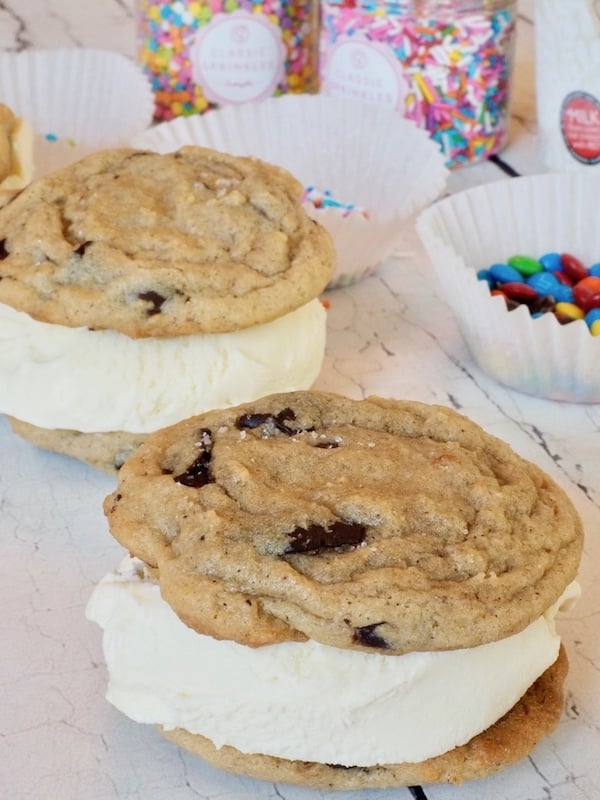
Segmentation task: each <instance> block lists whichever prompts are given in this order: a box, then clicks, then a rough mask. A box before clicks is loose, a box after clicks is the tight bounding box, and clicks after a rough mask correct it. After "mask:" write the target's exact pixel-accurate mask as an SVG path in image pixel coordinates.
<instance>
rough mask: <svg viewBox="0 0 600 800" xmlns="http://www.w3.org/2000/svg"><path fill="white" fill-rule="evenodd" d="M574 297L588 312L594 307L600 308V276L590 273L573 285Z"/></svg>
mask: <svg viewBox="0 0 600 800" xmlns="http://www.w3.org/2000/svg"><path fill="white" fill-rule="evenodd" d="M573 298H574V300H575V302H576V303H577V305H578V306H579V307H580V308H582V309H583V310H584V311H585V313H586V314H587V312H588V311H591V310H592V308H600V278H597V277H596V276H594V275H588V276H587V277H586V278H582V279H581V280H580V281H579V283H577V284H576V285H575V286H574V287H573Z"/></svg>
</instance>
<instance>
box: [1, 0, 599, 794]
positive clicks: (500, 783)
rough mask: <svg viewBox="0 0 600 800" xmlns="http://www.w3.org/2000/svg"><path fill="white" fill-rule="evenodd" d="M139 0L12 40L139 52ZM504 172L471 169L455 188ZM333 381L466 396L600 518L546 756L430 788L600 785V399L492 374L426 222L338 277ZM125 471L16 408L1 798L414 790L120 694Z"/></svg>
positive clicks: (377, 389)
mask: <svg viewBox="0 0 600 800" xmlns="http://www.w3.org/2000/svg"><path fill="white" fill-rule="evenodd" d="M520 12H521V18H520V31H519V52H518V57H517V65H518V66H517V74H516V82H517V86H516V97H515V107H514V109H513V110H514V119H513V131H512V139H511V143H510V145H509V147H508V149H507V150H506V151H505V153H504V154H503V159H504V160H505V161H506V162H507V163H508V164H510V165H511V166H513V167H514V168H515V169H517V170H519V171H520V172H532V171H535V136H534V134H535V114H534V101H533V98H534V94H533V54H532V42H533V28H532V21H533V0H522V2H521V3H520ZM132 15H133V0H94V2H93V3H89V2H88V3H83V2H78V1H77V0H0V48H2V49H5V50H10V51H18V50H22V49H29V48H42V47H65V46H86V47H102V48H111V49H115V50H118V51H119V52H122V53H124V54H126V55H133V53H134V50H135V42H134V34H133V16H132ZM501 177H503V173H502V172H501V171H500V170H499V169H498V168H497V167H496V166H494V165H493V164H487V165H485V166H482V167H477V168H472V169H470V170H466V171H462V172H457V173H454V174H453V175H452V178H451V187H450V188H451V190H453V191H455V190H458V189H460V188H464V187H467V186H470V185H473V184H476V183H481V182H483V181H491V180H496V179H499V178H501ZM329 300H330V302H331V308H330V310H329V312H328V314H329V317H328V319H329V323H328V324H329V332H328V348H327V356H326V362H325V364H324V367H323V371H322V373H321V376H320V378H319V381H318V386H319V387H320V388H324V389H330V390H334V391H338V392H342V393H346V394H348V395H350V396H353V397H361V396H364V395H367V394H383V395H396V396H403V397H408V398H413V399H418V400H423V401H432V402H437V403H442V404H444V405H449V406H452V407H454V408H456V409H457V410H459V411H461V412H462V413H465V414H467V415H468V416H470V417H472V418H473V419H474V420H476V421H477V422H478V423H479V424H481V425H482V426H483V427H484V428H485V429H486V430H488V431H489V432H490V433H493V434H495V435H497V436H500V437H502V438H503V439H505V440H506V441H508V442H509V443H510V444H511V445H512V446H513V447H514V448H515V449H516V450H517V451H518V452H519V453H520V454H521V455H523V456H524V457H526V458H529V459H530V460H532V461H534V462H536V463H537V464H539V466H541V467H542V468H543V469H545V470H546V471H547V472H549V473H550V475H551V476H552V477H553V478H554V479H555V480H557V481H558V483H559V484H560V485H561V486H563V488H564V489H565V490H566V491H567V492H568V494H569V495H570V497H571V498H572V500H573V501H574V503H575V505H576V506H577V508H578V510H579V511H580V513H581V515H582V517H583V520H584V524H585V528H586V546H585V555H584V558H583V562H582V567H581V574H580V581H581V584H582V587H583V592H584V593H583V597H582V599H581V601H580V602H579V604H578V605H577V606H576V607H575V608H574V609H573V610H572V611H571V612H569V614H568V615H565V616H563V617H562V619H561V622H560V630H561V633H562V635H563V638H564V641H565V643H566V646H567V650H568V653H569V657H570V662H571V670H570V673H569V676H568V679H567V695H566V701H565V710H564V715H563V719H562V721H561V723H560V725H559V726H558V729H557V730H556V732H555V733H554V734H553V735H551V736H550V737H548V738H547V739H546V740H545V741H544V742H543V743H542V744H540V745H539V746H538V747H537V748H536V749H535V751H534V752H533V753H532V754H531V756H530V758H529V759H526V760H525V761H523V762H521V763H520V764H518V765H516V766H515V767H512V768H510V769H508V770H506V771H505V772H503V773H500V774H498V775H496V776H494V777H492V778H489V779H487V780H486V781H485V782H475V783H472V784H468V785H464V786H462V787H433V786H425V787H423V794H422V796H423V797H426V798H429V800H481V798H485V799H486V800H600V757H599V756H600V633H599V624H600V467H599V466H598V465H599V462H600V457H599V456H600V435H599V432H600V405H594V406H592V405H590V406H578V405H571V404H557V403H553V402H550V401H544V400H540V399H536V398H532V397H527V396H525V395H521V394H519V393H517V392H514V391H511V390H509V389H505V388H503V387H502V386H500V385H499V384H497V383H495V382H494V381H493V380H492V379H490V378H488V377H487V376H485V375H484V374H483V373H481V372H480V371H479V370H478V368H477V367H476V365H475V364H474V362H473V360H472V359H471V357H470V355H469V353H468V351H467V349H466V347H465V345H464V343H463V341H462V339H461V336H460V333H459V331H458V328H457V326H456V324H455V322H454V319H453V317H452V315H451V312H450V311H449V310H448V308H447V307H446V305H445V304H444V298H443V296H442V295H441V292H440V289H439V288H438V286H437V284H436V281H435V279H434V276H433V273H432V270H431V268H430V267H429V265H428V262H427V259H426V258H425V256H424V254H423V253H422V251H421V249H420V247H419V245H418V243H417V241H416V239H415V240H407V242H406V246H405V247H404V248H403V250H402V253H401V254H400V255H399V257H398V258H395V259H392V260H390V261H389V262H388V263H386V264H385V265H384V266H383V267H382V268H381V269H380V270H379V271H378V273H377V274H376V275H375V276H373V277H371V278H369V279H368V280H366V281H364V282H363V283H361V284H359V285H357V286H354V287H351V288H349V289H343V290H337V291H335V292H332V293H330V294H329ZM112 485H113V482H112V480H111V479H110V478H108V477H106V476H104V475H101V474H99V473H97V472H94V471H93V470H91V469H89V468H86V467H85V466H82V465H81V464H78V463H76V462H74V461H70V460H68V459H65V458H62V457H60V456H57V455H53V454H50V453H44V452H42V451H39V450H36V449H34V448H33V447H31V446H30V445H28V444H26V443H25V442H22V441H20V440H19V439H17V438H16V437H14V436H13V435H12V434H11V433H10V431H9V428H8V424H7V423H6V421H5V420H4V419H2V418H0V537H1V538H0V541H1V546H2V559H1V560H0V595H1V602H2V608H3V613H2V615H1V617H0V798H11V800H12V799H13V798H14V799H15V800H46V799H47V800H58V798H60V800H192V799H193V798H201V800H213V799H214V800H216V798H219V800H250V799H251V798H252V799H256V800H275V799H276V798H283V799H284V800H327V799H332V798H334V797H335V798H337V800H350V798H353V800H373V798H376V799H377V800H410V797H411V796H412V797H414V796H416V795H415V794H411V792H410V791H409V790H408V789H398V790H389V791H379V792H354V793H345V792H342V793H335V794H334V793H327V792H313V791H309V790H305V789H301V788H294V787H290V786H282V785H273V784H269V783H259V782H256V781H252V780H250V779H246V778H239V777H235V776H230V775H226V774H224V773H221V772H219V771H217V770H214V769H212V768H210V767H208V766H206V765H204V764H203V763H202V762H200V761H199V760H198V759H195V758H193V757H191V756H188V755H187V754H185V753H184V752H183V751H181V750H178V749H177V748H176V747H174V746H173V745H171V744H169V743H167V742H166V741H164V740H163V739H162V738H161V737H160V736H159V735H158V733H157V732H156V731H155V730H154V729H153V728H151V727H147V726H142V725H136V724H135V723H133V722H130V721H129V720H128V719H126V718H125V717H123V716H122V715H121V714H119V713H118V712H117V711H116V710H114V709H113V708H112V707H111V706H110V705H109V704H108V703H107V702H106V701H105V700H104V691H105V687H106V675H105V669H104V663H103V657H102V651H101V642H100V634H99V631H98V629H97V628H96V627H95V626H93V625H91V624H90V623H88V622H87V621H86V620H85V618H84V613H83V611H84V606H85V604H86V602H87V599H88V597H89V594H90V592H91V590H92V587H93V586H94V584H95V583H96V582H97V581H98V580H99V579H100V578H101V577H102V576H103V575H104V573H105V572H106V571H107V570H109V569H112V568H113V567H114V566H115V565H116V564H117V563H118V562H119V560H120V558H121V556H122V550H121V548H120V546H119V545H117V544H116V543H115V542H113V541H112V540H111V539H110V537H109V535H108V533H107V529H106V525H105V522H104V518H103V515H102V511H101V503H102V499H103V497H104V496H105V494H107V493H108V492H109V491H110V490H111V489H112Z"/></svg>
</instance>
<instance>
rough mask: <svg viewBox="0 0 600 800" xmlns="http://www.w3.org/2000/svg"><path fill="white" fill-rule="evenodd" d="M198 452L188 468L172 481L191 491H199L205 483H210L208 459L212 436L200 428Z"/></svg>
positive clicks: (206, 430) (208, 431)
mask: <svg viewBox="0 0 600 800" xmlns="http://www.w3.org/2000/svg"><path fill="white" fill-rule="evenodd" d="M198 447H199V448H200V452H199V454H198V456H197V457H196V458H195V459H194V461H193V462H192V463H191V464H190V466H189V467H188V468H187V469H186V470H185V471H184V472H182V473H181V474H180V475H176V476H175V477H174V478H173V480H174V481H176V482H177V483H181V484H183V486H189V487H191V488H192V489H200V488H202V486H206V484H207V483H212V480H213V478H212V475H211V473H210V457H211V453H212V435H211V432H210V430H209V429H208V428H201V430H200V435H199V437H198Z"/></svg>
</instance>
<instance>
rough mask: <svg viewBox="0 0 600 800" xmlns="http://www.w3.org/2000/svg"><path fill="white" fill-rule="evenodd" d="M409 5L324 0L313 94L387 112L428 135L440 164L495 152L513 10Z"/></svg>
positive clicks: (400, 0) (502, 134) (501, 138)
mask: <svg viewBox="0 0 600 800" xmlns="http://www.w3.org/2000/svg"><path fill="white" fill-rule="evenodd" d="M416 5H417V4H415V3H413V2H405V1H404V0H396V2H387V3H386V2H372V0H325V2H323V3H322V12H321V36H320V75H321V91H323V92H325V93H328V94H334V95H342V96H346V97H349V98H353V99H357V100H363V101H365V102H371V103H378V104H383V105H387V106H390V107H392V108H396V109H397V110H399V111H401V112H402V113H404V115H405V116H407V117H408V118H409V119H412V120H414V121H415V122H416V123H417V124H419V125H420V126H421V127H423V128H426V129H427V130H429V132H430V133H431V135H432V137H433V139H434V140H435V141H436V142H437V143H438V144H439V146H440V148H441V150H442V152H443V153H444V154H445V156H446V157H447V165H448V166H449V167H456V166H460V165H461V164H467V163H472V162H476V161H480V160H482V159H484V158H487V157H489V156H490V155H493V154H494V153H497V152H498V151H499V150H501V148H502V147H503V146H504V144H505V141H506V137H507V133H508V130H507V126H508V103H509V80H510V73H511V64H512V48H513V39H514V31H515V14H514V13H513V11H512V5H513V4H512V3H511V2H506V3H502V4H499V3H493V2H492V3H485V4H484V3H482V4H481V7H480V9H479V10H473V7H474V4H473V3H469V4H465V3H464V2H456V3H443V4H440V3H430V4H428V5H427V6H426V7H425V8H423V6H422V5H421V4H419V7H418V8H413V7H414V6H416ZM467 5H468V8H467ZM438 6H440V8H439V9H438V8H437V7H438ZM442 6H443V7H442ZM475 7H477V4H475Z"/></svg>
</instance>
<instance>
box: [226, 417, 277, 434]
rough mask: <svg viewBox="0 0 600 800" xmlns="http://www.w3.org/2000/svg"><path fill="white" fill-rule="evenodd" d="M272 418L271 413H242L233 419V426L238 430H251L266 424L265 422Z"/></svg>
mask: <svg viewBox="0 0 600 800" xmlns="http://www.w3.org/2000/svg"><path fill="white" fill-rule="evenodd" d="M272 419H273V415H272V414H242V415H241V417H238V418H237V419H236V421H235V426H236V428H237V429H238V430H240V431H242V430H245V429H247V430H253V429H254V428H260V426H261V425H266V423H267V422H269V421H271V420H272Z"/></svg>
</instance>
